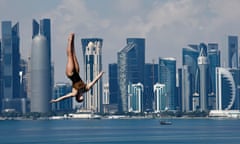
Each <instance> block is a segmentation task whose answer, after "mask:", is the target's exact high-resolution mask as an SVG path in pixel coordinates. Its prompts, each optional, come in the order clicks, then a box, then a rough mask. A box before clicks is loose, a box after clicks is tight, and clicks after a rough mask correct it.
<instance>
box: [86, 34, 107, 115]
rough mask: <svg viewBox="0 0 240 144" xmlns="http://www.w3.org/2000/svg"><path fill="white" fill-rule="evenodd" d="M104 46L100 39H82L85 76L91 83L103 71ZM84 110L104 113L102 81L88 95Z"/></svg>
mask: <svg viewBox="0 0 240 144" xmlns="http://www.w3.org/2000/svg"><path fill="white" fill-rule="evenodd" d="M102 45H103V40H102V39H100V38H87V39H82V51H83V63H84V72H85V73H84V76H85V80H86V82H87V83H88V82H91V81H92V80H93V79H94V78H95V77H96V76H97V75H98V74H99V73H100V72H101V71H102ZM84 108H85V109H88V110H93V111H94V112H102V79H100V80H99V81H98V82H97V83H96V84H95V85H94V86H93V88H92V89H90V90H89V91H88V92H87V93H86V97H85V101H84Z"/></svg>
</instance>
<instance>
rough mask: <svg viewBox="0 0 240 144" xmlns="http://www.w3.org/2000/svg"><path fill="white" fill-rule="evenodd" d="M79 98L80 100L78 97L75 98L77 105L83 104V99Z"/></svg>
mask: <svg viewBox="0 0 240 144" xmlns="http://www.w3.org/2000/svg"><path fill="white" fill-rule="evenodd" d="M80 98H81V96H79V95H76V96H75V100H76V101H77V102H79V103H81V102H83V100H84V99H80Z"/></svg>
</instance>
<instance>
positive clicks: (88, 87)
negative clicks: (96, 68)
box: [86, 72, 104, 91]
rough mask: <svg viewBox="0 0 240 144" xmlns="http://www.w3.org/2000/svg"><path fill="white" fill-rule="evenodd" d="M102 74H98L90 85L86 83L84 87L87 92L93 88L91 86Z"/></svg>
mask: <svg viewBox="0 0 240 144" xmlns="http://www.w3.org/2000/svg"><path fill="white" fill-rule="evenodd" d="M103 73H104V72H100V73H99V74H98V75H97V77H96V78H95V79H94V80H93V81H91V82H90V83H88V84H87V85H86V90H87V91H88V90H90V89H91V88H92V87H93V85H94V84H95V83H96V82H97V81H98V80H99V79H100V78H101V77H102V75H103Z"/></svg>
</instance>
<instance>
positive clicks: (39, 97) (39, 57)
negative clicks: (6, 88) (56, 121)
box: [30, 35, 52, 113]
mask: <svg viewBox="0 0 240 144" xmlns="http://www.w3.org/2000/svg"><path fill="white" fill-rule="evenodd" d="M30 80H31V112H41V113H46V112H49V111H50V103H49V101H50V99H51V96H52V87H51V62H50V57H49V48H48V43H47V39H46V38H45V37H44V36H43V35H37V36H35V37H34V38H33V40H32V52H31V76H30Z"/></svg>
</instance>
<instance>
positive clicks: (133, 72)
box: [118, 38, 145, 112]
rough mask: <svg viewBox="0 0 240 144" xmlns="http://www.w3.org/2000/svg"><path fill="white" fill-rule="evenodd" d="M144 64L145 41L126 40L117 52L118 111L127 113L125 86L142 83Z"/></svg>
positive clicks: (136, 39)
mask: <svg viewBox="0 0 240 144" xmlns="http://www.w3.org/2000/svg"><path fill="white" fill-rule="evenodd" d="M144 64H145V39H143V38H128V39H127V45H126V46H125V47H124V48H123V49H121V50H120V51H119V52H118V84H119V92H120V93H119V94H120V104H119V105H120V107H119V110H120V111H122V112H127V110H128V107H127V106H128V99H127V86H128V84H129V83H139V82H140V83H143V81H144V77H143V76H144Z"/></svg>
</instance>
